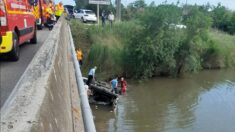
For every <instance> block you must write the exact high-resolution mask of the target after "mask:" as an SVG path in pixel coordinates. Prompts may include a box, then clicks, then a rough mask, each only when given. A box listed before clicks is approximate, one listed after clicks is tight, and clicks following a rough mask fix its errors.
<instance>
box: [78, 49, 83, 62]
mask: <svg viewBox="0 0 235 132" xmlns="http://www.w3.org/2000/svg"><path fill="white" fill-rule="evenodd" d="M77 59H78V60H82V51H81V50H77Z"/></svg>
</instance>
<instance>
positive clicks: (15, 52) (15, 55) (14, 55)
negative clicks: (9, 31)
mask: <svg viewBox="0 0 235 132" xmlns="http://www.w3.org/2000/svg"><path fill="white" fill-rule="evenodd" d="M9 57H10V58H9V59H10V60H11V61H18V60H19V58H20V47H19V39H18V36H17V34H16V33H15V32H13V48H12V50H11V51H10V52H9Z"/></svg>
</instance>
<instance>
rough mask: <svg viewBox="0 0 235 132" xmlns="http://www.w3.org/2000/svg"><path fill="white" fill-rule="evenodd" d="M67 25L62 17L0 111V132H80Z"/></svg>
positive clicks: (79, 115) (76, 93)
mask: <svg viewBox="0 0 235 132" xmlns="http://www.w3.org/2000/svg"><path fill="white" fill-rule="evenodd" d="M69 45H70V37H69V31H68V24H67V23H66V21H65V20H64V19H63V18H62V19H61V20H60V21H58V23H57V24H56V25H55V27H54V29H53V30H52V31H51V33H50V35H49V37H48V39H47V40H46V41H45V43H44V44H43V46H42V47H41V48H40V50H39V51H38V53H37V54H36V55H35V57H34V59H33V60H32V62H31V63H30V65H29V67H28V68H27V70H26V72H25V73H24V74H23V76H22V77H21V79H20V80H19V82H18V83H17V85H16V87H15V89H14V91H13V93H12V94H11V96H10V97H9V99H8V100H7V101H6V103H5V104H4V106H3V107H2V109H1V132H28V131H32V132H72V131H79V132H81V131H84V128H83V122H82V116H81V109H80V104H79V97H78V92H77V85H76V81H75V75H74V68H73V63H72V58H71V52H70V50H71V49H70V46H69Z"/></svg>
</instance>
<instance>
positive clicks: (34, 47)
mask: <svg viewBox="0 0 235 132" xmlns="http://www.w3.org/2000/svg"><path fill="white" fill-rule="evenodd" d="M49 33H50V32H49V31H48V30H47V29H45V30H41V31H38V32H37V37H38V43H37V44H30V43H26V44H23V45H21V46H20V59H19V61H17V62H9V61H1V62H0V95H1V97H0V99H1V100H0V107H2V105H3V104H4V102H5V101H6V100H7V98H8V96H9V95H10V94H11V92H12V90H13V89H14V87H15V85H16V83H17V82H18V80H19V79H20V77H21V76H22V74H23V73H24V71H25V69H26V68H27V66H28V64H29V63H30V62H31V60H32V59H33V57H34V55H35V54H36V53H37V51H38V49H39V48H40V47H41V46H42V44H43V42H44V41H45V40H46V38H47V36H48V34H49Z"/></svg>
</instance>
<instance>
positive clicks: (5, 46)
mask: <svg viewBox="0 0 235 132" xmlns="http://www.w3.org/2000/svg"><path fill="white" fill-rule="evenodd" d="M34 4H35V1H34V0H0V56H7V57H8V58H9V59H10V60H12V61H17V60H18V59H19V53H20V52H19V45H20V44H23V43H24V42H26V41H28V40H30V43H33V44H36V43H37V34H36V19H35V17H34V15H33V5H34Z"/></svg>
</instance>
